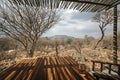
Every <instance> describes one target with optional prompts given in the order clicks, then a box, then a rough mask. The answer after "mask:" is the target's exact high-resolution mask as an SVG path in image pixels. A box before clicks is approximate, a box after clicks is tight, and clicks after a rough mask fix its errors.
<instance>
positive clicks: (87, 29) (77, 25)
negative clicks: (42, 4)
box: [43, 10, 120, 38]
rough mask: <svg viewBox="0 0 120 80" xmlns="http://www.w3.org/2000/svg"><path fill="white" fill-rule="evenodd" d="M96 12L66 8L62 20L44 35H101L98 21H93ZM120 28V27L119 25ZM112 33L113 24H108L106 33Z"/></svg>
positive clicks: (80, 36) (81, 36)
mask: <svg viewBox="0 0 120 80" xmlns="http://www.w3.org/2000/svg"><path fill="white" fill-rule="evenodd" d="M94 15H95V13H90V12H89V13H88V12H87V13H86V12H82V13H81V12H79V11H73V10H66V11H64V13H63V15H62V19H64V20H62V21H60V22H59V23H58V24H56V25H55V26H54V27H52V28H51V29H50V30H49V31H47V32H46V33H44V34H43V36H44V37H50V36H54V35H68V36H73V37H77V38H83V37H84V36H85V35H88V36H93V37H96V38H98V37H100V30H99V27H98V23H96V22H93V21H92V17H93V16H94ZM119 28H120V27H119ZM119 30H120V29H119ZM110 34H112V26H107V30H106V35H110Z"/></svg>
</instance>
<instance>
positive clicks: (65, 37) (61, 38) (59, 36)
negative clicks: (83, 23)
mask: <svg viewBox="0 0 120 80" xmlns="http://www.w3.org/2000/svg"><path fill="white" fill-rule="evenodd" d="M49 39H53V40H54V39H57V40H65V39H74V37H72V36H67V35H55V36H52V37H49Z"/></svg>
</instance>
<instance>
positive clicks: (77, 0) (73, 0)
mask: <svg viewBox="0 0 120 80" xmlns="http://www.w3.org/2000/svg"><path fill="white" fill-rule="evenodd" d="M61 1H71V2H79V3H85V4H93V5H100V6H108V7H110V6H112V5H110V4H103V3H96V2H91V1H79V0H61Z"/></svg>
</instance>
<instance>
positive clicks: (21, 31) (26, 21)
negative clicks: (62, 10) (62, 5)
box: [0, 0, 60, 56]
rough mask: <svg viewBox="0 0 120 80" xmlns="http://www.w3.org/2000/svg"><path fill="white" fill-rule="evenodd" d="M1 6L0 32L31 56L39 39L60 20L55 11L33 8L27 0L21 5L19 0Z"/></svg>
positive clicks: (8, 0) (9, 1) (23, 0)
mask: <svg viewBox="0 0 120 80" xmlns="http://www.w3.org/2000/svg"><path fill="white" fill-rule="evenodd" d="M25 1H27V2H28V4H29V5H27V4H26V3H25ZM3 4H4V6H3V5H2V4H0V10H1V11H0V24H1V25H0V30H1V31H2V32H4V33H5V34H6V35H8V36H9V37H11V38H13V39H15V40H17V41H19V42H20V43H21V44H22V45H23V46H24V47H25V49H26V50H27V52H30V53H29V54H30V55H31V56H33V54H34V50H35V48H36V44H37V41H38V39H39V37H40V36H41V35H42V34H43V33H45V32H46V31H47V30H49V29H50V28H51V27H52V26H54V25H55V24H56V23H57V22H58V21H59V20H60V16H59V14H58V13H57V11H56V10H52V9H46V8H42V7H38V6H33V5H32V4H31V3H29V0H22V4H20V3H19V0H16V1H14V0H7V1H6V2H5V1H3ZM30 5H31V6H30Z"/></svg>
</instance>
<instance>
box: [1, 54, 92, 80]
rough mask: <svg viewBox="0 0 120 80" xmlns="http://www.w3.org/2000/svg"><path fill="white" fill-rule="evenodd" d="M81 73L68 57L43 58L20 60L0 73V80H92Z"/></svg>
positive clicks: (74, 62) (75, 63)
mask: <svg viewBox="0 0 120 80" xmlns="http://www.w3.org/2000/svg"><path fill="white" fill-rule="evenodd" d="M81 71H82V70H80V69H78V64H77V62H76V61H74V59H72V58H71V57H70V56H68V57H58V56H54V57H48V56H44V57H39V58H30V59H23V60H21V61H20V62H19V63H17V64H15V65H13V66H11V67H10V68H8V69H6V70H5V71H3V72H2V73H0V80H94V79H92V77H91V76H89V75H87V76H88V77H84V76H82V75H81V74H82V72H81ZM84 74H86V73H84Z"/></svg>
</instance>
